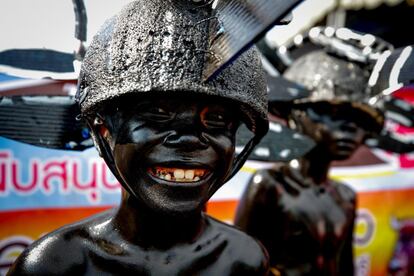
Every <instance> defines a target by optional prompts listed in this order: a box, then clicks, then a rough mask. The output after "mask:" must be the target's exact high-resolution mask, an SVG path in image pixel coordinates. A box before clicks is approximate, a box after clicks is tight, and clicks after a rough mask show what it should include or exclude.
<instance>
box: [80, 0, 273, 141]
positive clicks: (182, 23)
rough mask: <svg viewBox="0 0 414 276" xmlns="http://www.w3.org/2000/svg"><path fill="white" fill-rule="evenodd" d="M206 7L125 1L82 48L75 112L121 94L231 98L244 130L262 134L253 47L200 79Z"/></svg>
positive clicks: (262, 102) (183, 1)
mask: <svg viewBox="0 0 414 276" xmlns="http://www.w3.org/2000/svg"><path fill="white" fill-rule="evenodd" d="M206 2H207V1H206ZM212 12H213V11H212V6H211V5H210V4H208V3H207V4H206V3H205V2H204V1H190V0H152V1H147V0H138V1H134V2H132V3H130V4H128V5H127V6H126V7H125V8H123V10H122V11H121V12H120V13H119V14H117V15H116V16H114V17H113V18H111V19H109V20H108V21H107V22H106V23H105V24H104V26H103V27H102V28H101V30H100V31H99V32H98V34H97V35H96V36H95V37H94V38H93V41H92V43H91V45H90V47H89V49H88V51H87V54H86V56H85V59H84V61H83V65H82V68H81V73H80V77H79V84H78V95H77V100H78V102H79V104H80V107H81V112H82V114H83V115H93V114H94V113H95V112H96V111H97V110H99V109H100V108H101V107H103V106H105V105H106V104H107V103H108V102H109V101H110V100H112V99H115V98H118V97H120V96H121V95H126V94H133V93H134V94H141V95H142V94H144V93H148V92H154V91H156V92H158V93H163V92H170V93H171V92H183V91H184V92H189V93H199V94H203V95H214V96H219V97H222V98H225V99H229V100H232V101H236V102H237V103H238V104H239V105H240V109H241V111H242V114H244V115H245V116H244V117H245V118H244V121H245V123H246V125H247V126H248V127H249V129H250V130H252V131H253V132H254V133H258V132H260V133H265V132H266V131H267V128H268V125H267V91H266V83H265V80H264V75H263V72H262V68H261V62H260V59H259V55H258V53H257V51H256V50H255V49H254V48H253V49H250V50H248V51H246V52H245V53H244V54H243V55H241V56H240V57H239V58H238V59H236V60H235V61H234V62H233V64H231V65H230V66H228V67H227V68H225V69H224V70H223V71H222V72H221V73H220V74H219V75H218V76H217V77H216V78H214V79H213V80H212V81H208V82H203V80H202V71H203V68H204V65H205V63H206V61H207V59H208V57H209V55H210V54H211V53H210V52H209V51H208V46H209V39H214V36H213V37H212V36H211V30H210V26H211V25H213V24H210V23H211V22H210V21H211V20H217V19H216V18H215V17H214V16H213V15H212ZM218 35H219V34H218Z"/></svg>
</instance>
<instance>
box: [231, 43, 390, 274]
mask: <svg viewBox="0 0 414 276" xmlns="http://www.w3.org/2000/svg"><path fill="white" fill-rule="evenodd" d="M337 50H338V49H337ZM338 54H339V53H338V51H337V52H332V51H328V50H318V51H313V52H310V53H308V54H305V55H303V56H301V57H300V58H298V59H297V60H296V61H295V62H294V63H293V64H292V65H291V66H290V67H289V68H288V69H287V70H286V71H285V73H284V76H285V77H286V78H288V79H289V80H291V81H296V82H298V83H300V84H302V85H304V86H305V87H306V88H307V89H309V90H310V91H312V92H311V93H310V94H309V95H308V97H306V98H303V99H296V100H293V101H292V102H291V104H290V107H289V108H286V103H283V105H281V103H280V102H271V103H270V112H271V113H273V114H274V115H277V116H279V117H282V118H285V119H286V120H287V121H288V125H289V126H290V127H291V128H293V129H295V130H296V131H298V132H300V133H301V134H303V135H306V136H307V137H310V138H311V139H312V140H313V141H314V142H315V144H316V145H315V147H314V148H313V149H311V150H310V151H309V152H308V153H306V154H305V155H304V156H303V157H301V158H298V159H297V160H292V161H291V162H290V163H289V164H286V165H282V166H281V167H277V168H274V169H270V170H265V171H259V172H257V173H256V174H255V175H254V176H253V177H252V179H251V181H250V183H249V184H248V187H247V190H246V192H245V194H244V195H243V197H242V199H241V201H240V202H239V207H238V210H237V213H236V220H235V224H236V225H237V226H239V227H240V228H241V229H243V230H245V231H246V232H247V233H249V234H251V235H253V236H255V237H256V238H258V239H259V240H261V241H262V243H263V244H264V245H265V247H266V248H267V249H268V251H269V254H270V259H271V265H272V266H273V268H274V273H275V274H276V275H278V273H280V275H353V274H354V267H353V249H352V243H353V230H354V220H355V211H356V195H355V193H354V191H353V190H352V189H350V188H349V187H348V186H346V185H344V184H342V183H338V182H336V181H333V180H330V179H329V178H328V172H329V169H330V166H331V164H332V162H333V161H335V160H345V159H347V158H349V157H350V156H351V155H352V154H353V153H354V152H355V150H356V149H357V148H358V147H359V146H360V145H361V144H363V143H364V141H365V139H366V138H367V137H368V136H370V135H371V134H376V133H379V132H380V131H381V129H382V125H383V116H382V113H381V112H380V111H379V110H377V109H375V108H372V107H370V106H369V105H367V104H366V103H364V102H363V100H364V98H366V93H365V91H366V84H367V80H368V77H369V71H367V70H366V69H364V68H363V66H360V65H359V64H358V63H356V62H355V61H352V60H350V59H349V58H348V57H346V56H339V55H338ZM281 106H284V107H283V109H282V110H281V108H280V107H281ZM275 143H277V141H275ZM276 271H277V272H276Z"/></svg>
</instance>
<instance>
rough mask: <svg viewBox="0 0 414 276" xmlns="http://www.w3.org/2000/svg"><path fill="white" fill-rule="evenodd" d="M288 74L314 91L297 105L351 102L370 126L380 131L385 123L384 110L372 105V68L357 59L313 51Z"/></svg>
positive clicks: (296, 62)
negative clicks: (370, 77)
mask: <svg viewBox="0 0 414 276" xmlns="http://www.w3.org/2000/svg"><path fill="white" fill-rule="evenodd" d="M284 76H285V77H286V78H287V79H289V80H291V81H295V82H297V83H299V84H302V85H304V86H305V87H306V88H307V89H309V90H310V91H311V93H310V95H309V97H307V98H303V99H299V100H296V101H295V102H294V104H302V105H303V104H312V103H315V102H323V101H325V102H329V103H331V104H344V103H346V104H349V105H350V107H351V108H354V109H355V110H358V111H360V112H359V113H360V114H362V115H364V116H363V117H361V118H360V119H361V122H362V121H364V122H365V125H366V127H367V129H369V130H372V131H373V132H380V131H381V129H382V126H383V124H384V116H383V114H382V112H381V111H379V110H378V109H376V108H374V107H372V106H370V105H369V104H367V103H366V102H365V101H366V100H367V99H368V94H367V84H368V78H369V72H368V70H365V69H364V68H363V67H362V66H360V65H359V64H358V63H356V62H351V61H349V60H346V59H344V58H342V57H339V56H336V55H334V54H331V53H329V52H327V51H324V50H318V51H314V52H310V53H308V54H306V55H304V56H302V57H300V58H298V59H297V60H295V61H294V63H293V64H292V65H291V66H290V67H289V68H288V69H287V70H286V71H285V73H284Z"/></svg>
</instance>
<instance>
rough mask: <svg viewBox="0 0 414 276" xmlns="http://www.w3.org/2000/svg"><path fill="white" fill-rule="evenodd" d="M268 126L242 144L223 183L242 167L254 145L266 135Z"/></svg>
mask: <svg viewBox="0 0 414 276" xmlns="http://www.w3.org/2000/svg"><path fill="white" fill-rule="evenodd" d="M267 130H268V128H265V129H263V130H262V131H261V132H258V133H256V134H255V135H254V136H253V137H252V139H250V141H249V142H248V143H247V144H246V145H245V146H244V148H243V150H242V152H241V153H240V154H239V155H238V156H237V157H236V160H235V161H234V162H233V168H232V169H231V171H230V173H229V174H228V175H227V176H226V178H225V180H224V183H226V182H227V181H229V180H230V179H231V178H232V177H233V176H234V175H235V174H236V173H238V171H239V170H240V169H241V167H243V165H244V163H245V162H246V160H247V158H248V157H249V155H250V153H251V152H252V150H253V149H254V147H255V146H256V145H257V144H258V143H259V142H260V140H261V139H262V138H263V136H265V135H266V133H267Z"/></svg>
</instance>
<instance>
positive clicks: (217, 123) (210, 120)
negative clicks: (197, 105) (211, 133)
mask: <svg viewBox="0 0 414 276" xmlns="http://www.w3.org/2000/svg"><path fill="white" fill-rule="evenodd" d="M201 122H202V123H203V125H204V126H205V127H207V128H228V127H230V126H231V125H232V120H231V116H230V115H229V114H226V113H225V112H224V110H214V109H210V108H205V109H204V110H203V111H202V112H201Z"/></svg>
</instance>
